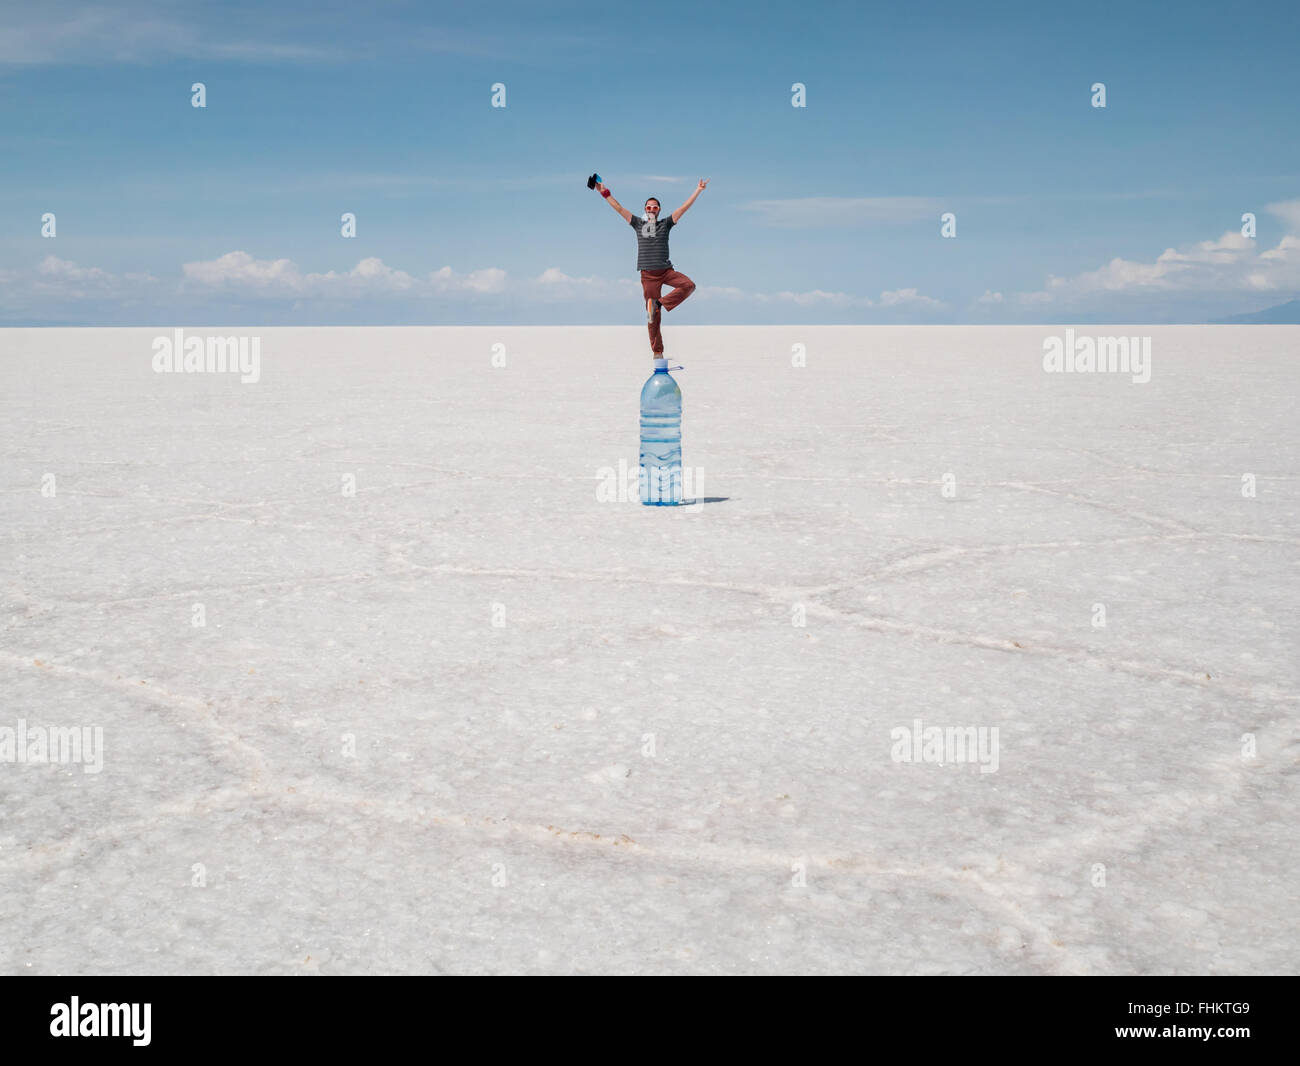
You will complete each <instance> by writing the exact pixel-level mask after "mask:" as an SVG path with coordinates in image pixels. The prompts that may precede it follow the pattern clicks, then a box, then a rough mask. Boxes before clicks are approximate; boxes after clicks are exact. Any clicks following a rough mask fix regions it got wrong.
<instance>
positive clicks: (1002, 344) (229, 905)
mask: <svg viewBox="0 0 1300 1066" xmlns="http://www.w3.org/2000/svg"><path fill="white" fill-rule="evenodd" d="M160 332H162V331H160V330H150V329H143V330H6V331H4V332H3V334H0V358H2V359H3V369H4V373H5V378H6V381H7V382H8V383H9V384H10V389H9V390H8V392H7V394H6V396H5V397H4V398H3V400H0V403H3V406H4V414H5V418H4V420H3V430H0V432H3V433H4V449H3V454H4V467H3V481H2V483H0V488H2V489H3V493H2V494H0V506H3V508H4V518H5V526H4V531H3V533H2V534H0V536H3V537H4V539H5V541H6V543H5V560H6V566H5V570H4V602H3V605H2V606H3V613H2V614H0V628H2V629H3V636H2V637H0V671H3V673H4V679H5V680H4V685H5V691H6V693H7V694H8V696H9V699H8V700H7V701H6V706H7V712H6V713H7V717H5V718H4V719H0V728H4V727H8V728H10V729H13V728H14V727H16V726H17V724H18V721H19V720H20V719H22V720H24V721H25V722H26V723H27V724H28V728H37V727H47V726H64V727H101V728H102V729H103V733H104V762H103V769H102V771H101V772H99V773H83V772H82V768H81V767H80V766H78V765H76V764H75V763H69V764H65V765H57V764H56V765H40V764H18V763H16V762H0V909H3V911H4V913H6V914H7V915H9V916H11V917H10V918H9V919H8V920H7V927H6V933H7V935H6V936H5V937H4V938H3V939H0V969H2V970H3V971H4V972H11V973H15V972H21V973H96V974H97V973H119V972H122V973H186V972H198V973H293V972H311V973H352V972H364V973H372V972H384V973H388V972H393V973H423V972H445V973H491V972H525V973H532V972H565V973H570V972H620V973H624V972H626V973H632V972H652V973H676V972H690V973H716V972H724V973H726V972H746V973H769V972H845V971H869V972H882V973H899V974H918V973H1044V974H1058V973H1059V974H1069V973H1083V974H1104V973H1254V972H1267V973H1275V972H1295V971H1296V970H1297V969H1298V968H1300V967H1298V966H1297V948H1298V946H1300V934H1298V933H1297V929H1298V928H1300V923H1297V921H1296V915H1297V910H1298V908H1297V897H1296V889H1295V887H1294V886H1295V885H1296V884H1297V882H1298V879H1297V863H1296V854H1297V846H1296V834H1295V831H1294V813H1293V812H1294V810H1295V808H1296V802H1297V799H1298V798H1300V773H1298V772H1297V770H1298V768H1300V722H1298V721H1297V717H1298V716H1297V704H1298V702H1300V676H1298V669H1297V665H1296V664H1297V662H1300V657H1298V656H1297V655H1296V650H1297V641H1296V632H1297V622H1298V621H1300V619H1298V618H1297V613H1298V612H1297V606H1296V604H1297V596H1296V590H1297V585H1298V584H1300V581H1298V580H1297V577H1298V575H1297V565H1298V564H1300V501H1298V499H1297V492H1296V488H1297V483H1298V479H1300V461H1298V459H1300V446H1298V441H1297V436H1298V433H1297V429H1296V425H1295V421H1294V416H1293V410H1294V405H1295V401H1296V398H1297V396H1298V395H1300V330H1297V329H1296V328H1295V327H1243V328H1241V329H1235V328H1215V329H1201V328H1196V327H1156V328H1151V329H1149V330H1147V332H1150V333H1151V335H1152V336H1153V375H1152V379H1151V381H1150V382H1149V383H1148V384H1145V385H1135V384H1133V383H1131V382H1130V381H1129V380H1128V378H1127V377H1125V376H1122V375H1116V376H1113V377H1111V376H1107V375H1073V376H1071V375H1048V374H1044V373H1043V371H1042V369H1041V352H1042V340H1043V337H1044V336H1046V335H1047V334H1048V333H1050V332H1051V328H1050V327H1043V328H1036V327H1033V328H1020V327H1006V328H1003V327H998V328H970V329H965V328H960V329H947V328H940V329H934V328H931V329H926V328H910V329H909V328H851V327H806V326H797V327H753V328H730V327H728V328H722V327H717V328H714V327H704V328H695V329H691V328H679V329H678V330H676V331H675V332H674V333H673V335H672V337H671V338H670V342H671V343H673V344H674V345H675V348H674V355H675V357H676V358H680V359H681V360H682V361H683V362H684V363H685V364H686V365H687V366H688V368H689V369H687V370H685V371H682V372H681V374H680V375H679V379H680V380H681V382H682V387H683V393H684V397H685V417H684V445H685V462H686V463H687V464H688V465H691V466H693V467H702V468H703V470H704V475H705V480H704V485H703V488H702V492H703V493H704V494H705V495H706V496H708V497H709V498H710V499H717V498H720V499H717V502H710V503H707V504H705V505H703V506H701V507H700V508H699V509H698V510H696V511H694V512H691V513H684V512H681V511H672V510H664V511H659V510H657V509H656V510H654V511H651V510H649V509H643V508H641V507H639V506H638V505H636V504H635V503H613V502H609V503H605V502H599V501H598V498H597V491H596V490H597V487H598V486H599V485H600V483H601V477H602V474H601V470H602V468H606V467H609V468H617V467H618V464H619V461H620V459H621V460H623V461H625V462H626V463H628V464H634V463H635V461H636V447H637V441H636V407H635V404H636V394H637V391H638V389H639V387H640V384H641V381H642V379H643V377H644V376H645V375H646V374H647V373H648V370H647V368H646V367H645V366H644V365H643V364H644V360H641V359H638V358H633V355H632V353H639V352H640V344H641V339H639V338H641V334H640V333H639V331H638V330H636V329H635V328H631V327H629V328H628V329H602V328H578V329H570V330H563V329H546V328H515V329H392V330H387V329H331V330H294V329H267V330H263V331H261V332H260V336H261V337H262V352H263V373H262V380H261V381H260V382H259V383H257V384H256V385H240V384H239V383H238V381H237V380H233V381H232V380H227V379H224V378H218V377H210V376H204V375H195V374H188V375H155V374H154V373H152V371H151V369H150V358H151V348H150V342H151V340H152V338H153V337H154V336H155V335H157V334H158V333H160ZM214 332H221V333H230V332H237V331H233V330H223V331H214ZM1103 332H1104V331H1103ZM1130 332H1131V331H1130ZM498 342H500V343H504V344H505V345H506V347H507V352H508V362H507V366H506V367H504V368H495V367H493V366H492V365H491V361H490V354H491V347H492V345H493V344H495V343H498ZM794 343H802V344H805V345H807V351H808V365H807V366H806V367H802V368H796V367H791V366H790V365H789V362H790V360H789V352H790V347H791V345H792V344H794ZM1246 348H1249V350H1250V355H1249V358H1246V357H1244V356H1242V355H1239V354H1238V353H1239V352H1241V351H1243V350H1245V349H1246ZM46 473H53V474H54V475H55V478H56V486H57V491H56V494H55V495H54V496H53V497H46V496H42V495H41V491H40V488H41V482H42V477H43V476H44V475H45V474H46ZM1248 473H1249V474H1253V475H1254V476H1255V478H1256V489H1257V495H1256V496H1255V497H1254V498H1249V497H1244V496H1243V495H1242V492H1241V479H1242V475H1244V474H1248ZM946 474H952V475H953V479H954V482H955V489H956V495H955V497H952V498H947V497H945V496H944V494H943V487H944V483H945V475H946ZM348 475H350V476H351V477H353V478H355V485H356V492H355V495H351V496H348V495H344V493H343V492H342V491H341V486H342V484H343V479H344V478H345V476H348ZM1098 603H1100V604H1102V605H1104V608H1105V615H1106V625H1105V626H1104V627H1097V626H1094V625H1093V619H1094V617H1095V605H1096V604H1098ZM195 604H202V605H203V615H204V621H205V622H206V624H205V625H203V626H202V627H196V626H194V625H192V624H191V623H192V621H193V619H194V605H195ZM795 621H803V622H804V623H805V624H804V625H797V624H792V622H795ZM918 719H919V720H921V721H922V722H923V723H924V724H925V725H937V726H950V727H958V726H978V727H990V728H991V727H996V728H997V729H998V730H999V737H1000V751H999V763H998V769H997V771H996V772H995V773H979V772H978V770H977V768H976V767H975V766H973V765H963V764H958V765H952V764H947V765H936V764H934V763H928V762H919V763H916V762H913V763H903V762H895V761H893V759H892V758H891V749H892V747H893V742H892V740H891V730H893V729H896V728H898V727H904V728H911V727H912V725H913V723H914V722H915V721H916V720H918ZM1244 734H1250V735H1251V738H1252V741H1253V744H1254V746H1255V756H1254V757H1253V758H1249V759H1248V758H1243V757H1242V751H1243V739H1242V738H1243V735H1244ZM0 737H2V735H0ZM1103 880H1104V883H1102V881H1103Z"/></svg>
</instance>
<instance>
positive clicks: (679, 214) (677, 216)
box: [673, 178, 709, 225]
mask: <svg viewBox="0 0 1300 1066" xmlns="http://www.w3.org/2000/svg"><path fill="white" fill-rule="evenodd" d="M708 184H709V179H708V178H701V179H700V184H699V185H698V186H697V187H696V189H695V191H694V192H693V193H691V198H690V199H689V200H687V201H686V203H684V204H682V206H681V207H679V208H678V209H677V210H676V211H674V212H673V225H676V224H677V223H678V222H680V221H681V218H682V215H684V214H686V209H687V208H688V207H690V206H691V204H693V203H695V198H696V197H697V196H699V195H700V193H702V192H703V191H704V190H705V188H707V186H708Z"/></svg>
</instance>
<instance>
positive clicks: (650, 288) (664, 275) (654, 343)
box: [641, 270, 695, 355]
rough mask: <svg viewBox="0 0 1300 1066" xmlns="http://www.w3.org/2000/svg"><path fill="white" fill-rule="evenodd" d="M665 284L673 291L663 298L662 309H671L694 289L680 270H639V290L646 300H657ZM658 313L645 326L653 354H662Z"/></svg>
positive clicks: (662, 346) (661, 336)
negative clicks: (648, 333)
mask: <svg viewBox="0 0 1300 1066" xmlns="http://www.w3.org/2000/svg"><path fill="white" fill-rule="evenodd" d="M665 285H667V286H668V287H669V288H670V289H672V290H673V291H672V292H670V293H669V294H668V295H667V296H665V297H664V298H663V309H664V310H665V311H671V310H672V309H673V308H674V307H676V306H677V305H678V304H679V303H681V302H682V301H683V300H685V299H686V297H688V296H689V295H690V294H691V293H693V292H694V291H695V282H693V281H692V280H691V279H690V278H688V277H687V276H686V275H685V274H683V273H682V272H681V271H680V270H643V271H641V292H642V293H644V294H645V298H646V299H647V300H658V299H659V294H660V293H661V292H662V291H663V287H664V286H665ZM659 318H660V316H659V314H658V313H656V314H655V317H654V321H652V322H651V323H650V324H649V325H648V326H647V327H646V328H647V329H649V331H650V350H651V351H652V352H654V353H655V355H663V354H664V338H663V334H662V333H660V332H659Z"/></svg>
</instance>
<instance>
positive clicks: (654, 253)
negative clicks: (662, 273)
mask: <svg viewBox="0 0 1300 1066" xmlns="http://www.w3.org/2000/svg"><path fill="white" fill-rule="evenodd" d="M628 225H629V226H631V227H632V228H633V229H634V230H636V268H637V270H672V268H673V265H672V263H670V262H669V261H668V231H669V230H670V229H672V228H673V216H672V215H664V216H662V217H660V218H659V220H658V221H657V222H642V221H641V220H640V219H639V218H637V217H636V215H633V216H632V217H631V218H630V219H629V220H628ZM652 229H653V232H654V236H653V237H652V236H651V235H650V234H651V230H652Z"/></svg>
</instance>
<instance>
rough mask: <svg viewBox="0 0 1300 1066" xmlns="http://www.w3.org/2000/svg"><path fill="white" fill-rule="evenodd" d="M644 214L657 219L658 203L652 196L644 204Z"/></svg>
mask: <svg viewBox="0 0 1300 1066" xmlns="http://www.w3.org/2000/svg"><path fill="white" fill-rule="evenodd" d="M645 213H646V214H647V215H649V216H650V217H651V218H658V217H659V201H658V200H656V199H655V198H654V197H653V196H652V197H650V199H649V200H647V201H646V202H645Z"/></svg>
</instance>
